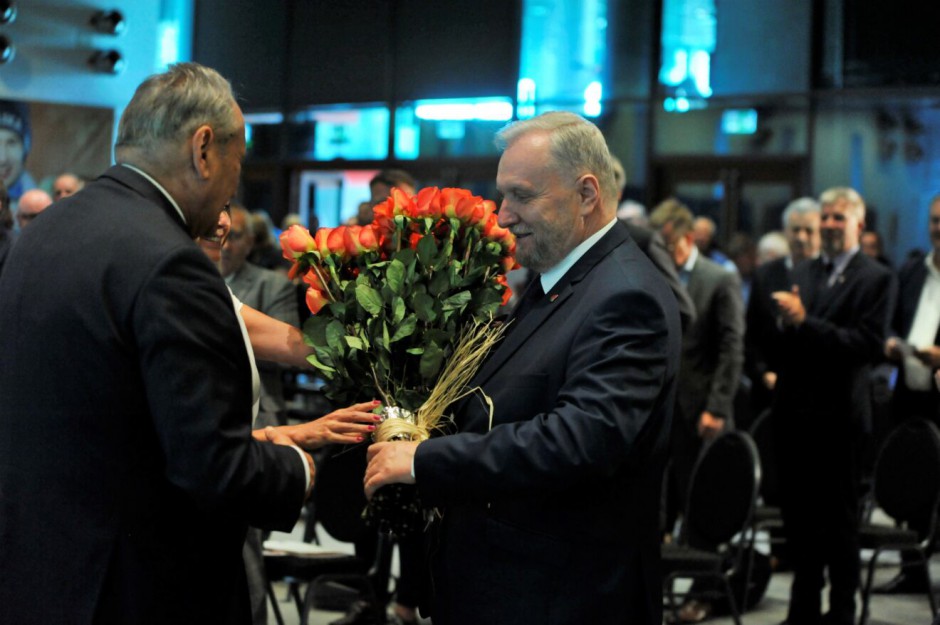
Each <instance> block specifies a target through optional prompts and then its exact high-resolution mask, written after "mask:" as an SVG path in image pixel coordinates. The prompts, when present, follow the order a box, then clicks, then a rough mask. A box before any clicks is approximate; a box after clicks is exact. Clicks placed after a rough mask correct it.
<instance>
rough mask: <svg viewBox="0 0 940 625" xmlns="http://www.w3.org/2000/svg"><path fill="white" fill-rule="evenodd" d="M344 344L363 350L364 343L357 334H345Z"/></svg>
mask: <svg viewBox="0 0 940 625" xmlns="http://www.w3.org/2000/svg"><path fill="white" fill-rule="evenodd" d="M344 338H345V339H346V344H347V345H349V346H350V347H351V348H352V349H358V350H360V351H363V350H365V348H366V346H365V343H363V342H362V339H361V338H359V337H358V336H346V337H344Z"/></svg>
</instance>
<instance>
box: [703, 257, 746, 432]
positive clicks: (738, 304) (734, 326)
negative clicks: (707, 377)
mask: <svg viewBox="0 0 940 625" xmlns="http://www.w3.org/2000/svg"><path fill="white" fill-rule="evenodd" d="M712 305H713V306H714V307H715V310H714V311H713V315H712V317H713V318H714V319H715V320H716V322H717V328H716V330H717V332H718V343H717V349H718V354H717V361H716V365H715V373H714V375H713V376H712V382H711V387H710V388H709V390H708V400H707V401H706V402H705V409H706V410H707V411H708V412H711V413H712V414H715V415H718V416H721V417H725V418H728V417H731V416H732V415H733V406H734V396H735V394H736V393H737V392H738V384H739V383H740V379H741V368H742V365H743V363H744V303H743V300H742V298H741V286H740V284H739V283H738V278H737V276H736V274H733V273H730V272H724V273H723V274H722V276H721V282H720V283H719V285H718V288H717V289H716V290H715V297H714V300H713V302H712Z"/></svg>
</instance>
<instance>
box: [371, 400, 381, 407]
mask: <svg viewBox="0 0 940 625" xmlns="http://www.w3.org/2000/svg"><path fill="white" fill-rule="evenodd" d="M381 403H382V402H380V401H379V400H377V399H373V400H372V405H373V406H378V405H379V404H381Z"/></svg>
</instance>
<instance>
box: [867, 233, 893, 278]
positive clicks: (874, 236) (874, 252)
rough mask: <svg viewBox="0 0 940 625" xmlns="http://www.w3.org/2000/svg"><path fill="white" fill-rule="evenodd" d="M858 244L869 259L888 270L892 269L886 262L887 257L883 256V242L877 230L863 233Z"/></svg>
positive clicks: (889, 263)
mask: <svg viewBox="0 0 940 625" xmlns="http://www.w3.org/2000/svg"><path fill="white" fill-rule="evenodd" d="M860 244H861V246H862V253H863V254H865V255H866V256H868V257H869V258H874V259H875V260H877V261H878V262H879V263H881V264H882V265H884V266H885V267H887V268H888V269H891V268H892V267H891V261H890V260H888V257H887V256H885V245H884V240H882V238H881V235H880V234H878V231H877V230H866V231H865V232H863V233H862V238H861V239H860Z"/></svg>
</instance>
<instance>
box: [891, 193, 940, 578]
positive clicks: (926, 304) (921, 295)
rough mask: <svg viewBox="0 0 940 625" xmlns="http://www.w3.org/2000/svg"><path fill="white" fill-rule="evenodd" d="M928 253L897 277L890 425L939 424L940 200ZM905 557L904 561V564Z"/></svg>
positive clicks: (905, 574)
mask: <svg viewBox="0 0 940 625" xmlns="http://www.w3.org/2000/svg"><path fill="white" fill-rule="evenodd" d="M928 228H929V233H930V243H931V244H932V246H933V250H932V251H931V252H930V253H928V254H923V253H915V254H912V255H911V257H910V258H909V259H908V261H907V262H906V263H905V264H904V266H903V267H902V268H901V271H900V272H899V274H898V282H899V284H900V288H899V289H898V301H897V306H896V307H895V312H894V321H893V323H892V328H891V329H892V333H893V336H891V337H890V338H889V339H888V340H887V341H886V342H885V355H886V356H887V357H888V359H889V360H891V361H892V362H894V363H896V364H897V365H898V366H899V370H898V376H897V383H896V384H895V387H894V395H893V397H892V399H891V415H892V421H893V422H894V425H898V424H900V423H902V422H903V421H905V420H906V419H913V418H922V419H928V420H930V421H933V422H934V423H935V424H937V425H940V391H938V390H937V386H936V384H934V380H933V372H935V371H937V369H938V368H940V196H936V197H934V198H933V200H931V202H930V212H929V216H928ZM910 525H911V527H913V528H914V529H916V530H917V531H918V532H919V533H920V535H921V536H924V535H926V533H927V532H928V531H929V529H930V519H929V518H923V519H911V520H910ZM906 559H907V558H905V560H906ZM927 590H928V589H927V578H926V577H925V576H924V574H923V572H922V571H921V570H920V568H919V567H917V566H912V567H906V568H904V569H902V571H901V572H900V573H899V574H898V575H897V577H895V578H894V579H892V580H891V581H890V582H888V583H887V584H885V585H884V586H882V587H879V588H876V589H875V592H885V593H923V592H926V591H927Z"/></svg>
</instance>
